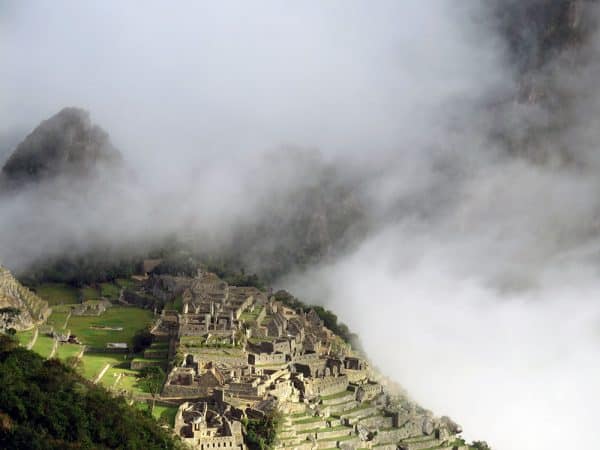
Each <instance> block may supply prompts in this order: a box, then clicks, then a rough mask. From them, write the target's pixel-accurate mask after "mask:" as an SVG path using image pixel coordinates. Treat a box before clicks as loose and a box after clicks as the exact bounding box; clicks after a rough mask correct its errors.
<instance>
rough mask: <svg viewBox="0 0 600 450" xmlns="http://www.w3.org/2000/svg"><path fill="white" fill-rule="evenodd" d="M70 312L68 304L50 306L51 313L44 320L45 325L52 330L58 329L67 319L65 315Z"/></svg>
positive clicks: (60, 328) (61, 327)
mask: <svg viewBox="0 0 600 450" xmlns="http://www.w3.org/2000/svg"><path fill="white" fill-rule="evenodd" d="M70 312H71V306H70V305H57V306H54V307H53V308H52V314H50V317H48V320H47V321H46V324H47V325H50V326H51V327H52V328H54V330H56V331H60V330H62V329H63V327H64V326H65V322H66V321H67V317H68V316H69V313H70Z"/></svg>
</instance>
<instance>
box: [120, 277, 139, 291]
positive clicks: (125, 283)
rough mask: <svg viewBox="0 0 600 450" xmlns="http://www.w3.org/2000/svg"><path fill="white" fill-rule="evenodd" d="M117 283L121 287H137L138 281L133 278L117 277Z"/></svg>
mask: <svg viewBox="0 0 600 450" xmlns="http://www.w3.org/2000/svg"><path fill="white" fill-rule="evenodd" d="M115 284H116V285H117V286H118V287H120V288H125V289H135V287H136V286H137V282H136V281H135V280H133V279H131V278H117V279H116V280H115Z"/></svg>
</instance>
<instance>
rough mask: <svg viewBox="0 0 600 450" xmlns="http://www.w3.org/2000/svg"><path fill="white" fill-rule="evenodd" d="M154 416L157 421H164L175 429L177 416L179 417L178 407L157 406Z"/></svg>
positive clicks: (153, 412)
mask: <svg viewBox="0 0 600 450" xmlns="http://www.w3.org/2000/svg"><path fill="white" fill-rule="evenodd" d="M152 415H153V416H154V418H155V419H157V420H164V421H166V423H167V424H168V425H169V426H170V427H171V428H173V427H174V426H175V416H176V415H177V407H175V406H162V405H156V406H155V407H154V411H152Z"/></svg>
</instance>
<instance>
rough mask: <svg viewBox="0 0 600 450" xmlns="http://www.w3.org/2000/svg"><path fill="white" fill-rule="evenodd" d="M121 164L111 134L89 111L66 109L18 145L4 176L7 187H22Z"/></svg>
mask: <svg viewBox="0 0 600 450" xmlns="http://www.w3.org/2000/svg"><path fill="white" fill-rule="evenodd" d="M120 161H121V154H120V153H119V151H118V150H116V149H115V148H114V147H113V146H112V144H111V142H110V139H109V136H108V133H106V132H105V131H104V130H103V129H102V128H100V127H98V126H97V125H93V124H92V123H91V121H90V116H89V113H88V112H86V111H84V110H82V109H79V108H65V109H63V110H62V111H60V112H59V113H58V114H56V115H54V116H52V117H51V118H49V119H47V120H45V121H43V122H42V123H41V124H40V125H38V127H37V128H35V130H33V132H32V133H31V134H29V136H27V137H26V138H25V140H24V141H23V142H21V143H20V144H19V145H18V146H17V148H16V149H15V151H14V152H13V153H12V154H11V155H10V157H9V158H8V160H7V161H6V163H5V164H4V167H2V177H3V178H4V183H5V184H8V185H9V186H11V185H12V186H14V185H17V186H20V185H23V184H27V183H31V182H40V181H43V180H46V179H53V178H56V177H58V176H60V175H68V176H77V177H83V176H89V175H90V174H91V173H93V172H94V171H95V170H97V169H99V168H101V167H102V166H108V167H111V166H117V165H119V163H120Z"/></svg>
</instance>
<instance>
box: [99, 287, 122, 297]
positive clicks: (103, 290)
mask: <svg viewBox="0 0 600 450" xmlns="http://www.w3.org/2000/svg"><path fill="white" fill-rule="evenodd" d="M120 293H121V288H119V286H117V285H116V284H113V283H101V284H100V296H101V297H105V298H108V299H111V300H118V298H119V294H120Z"/></svg>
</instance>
